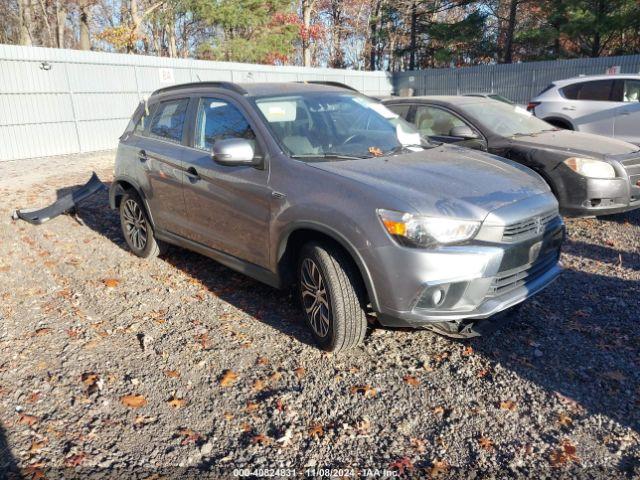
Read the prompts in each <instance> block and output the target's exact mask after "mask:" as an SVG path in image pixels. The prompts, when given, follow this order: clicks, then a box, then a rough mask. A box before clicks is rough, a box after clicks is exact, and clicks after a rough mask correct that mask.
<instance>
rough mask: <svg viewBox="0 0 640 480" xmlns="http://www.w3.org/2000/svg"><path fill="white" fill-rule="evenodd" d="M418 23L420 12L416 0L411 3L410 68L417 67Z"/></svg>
mask: <svg viewBox="0 0 640 480" xmlns="http://www.w3.org/2000/svg"><path fill="white" fill-rule="evenodd" d="M417 23H418V12H417V7H416V2H415V0H414V2H413V3H412V4H411V46H410V47H409V70H415V68H416V44H417V42H416V36H417V32H416V28H417Z"/></svg>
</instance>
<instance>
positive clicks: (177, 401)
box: [167, 397, 187, 408]
mask: <svg viewBox="0 0 640 480" xmlns="http://www.w3.org/2000/svg"><path fill="white" fill-rule="evenodd" d="M167 403H168V404H169V406H171V407H173V408H182V407H184V406H185V405H186V404H187V401H186V400H185V399H183V398H177V397H171V398H170V399H169V400H168V401H167Z"/></svg>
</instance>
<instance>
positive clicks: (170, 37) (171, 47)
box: [164, 23, 178, 58]
mask: <svg viewBox="0 0 640 480" xmlns="http://www.w3.org/2000/svg"><path fill="white" fill-rule="evenodd" d="M164 31H165V34H166V35H167V54H168V55H169V57H170V58H175V57H177V56H178V47H177V46H176V31H175V28H174V26H173V25H171V24H169V23H166V24H165V26H164Z"/></svg>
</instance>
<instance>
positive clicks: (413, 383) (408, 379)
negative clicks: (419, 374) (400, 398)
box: [402, 375, 420, 387]
mask: <svg viewBox="0 0 640 480" xmlns="http://www.w3.org/2000/svg"><path fill="white" fill-rule="evenodd" d="M402 380H403V381H404V383H406V384H408V385H411V386H412V387H417V386H418V385H420V380H418V379H417V378H416V377H414V376H411V375H405V376H404V377H402Z"/></svg>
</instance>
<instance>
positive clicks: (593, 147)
mask: <svg viewBox="0 0 640 480" xmlns="http://www.w3.org/2000/svg"><path fill="white" fill-rule="evenodd" d="M506 140H508V142H509V144H510V145H512V146H521V147H525V148H544V149H546V150H554V151H557V152H561V153H563V154H564V153H566V154H567V156H568V157H569V156H578V155H581V156H585V157H593V158H604V157H605V156H615V155H624V154H628V153H631V152H634V151H637V150H638V147H636V146H635V145H632V144H631V143H627V142H623V141H621V140H616V139H613V138H607V137H603V136H601V135H593V134H591V133H584V132H574V131H571V130H553V131H549V132H542V133H537V134H534V135H522V136H517V137H513V138H509V139H506Z"/></svg>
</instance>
